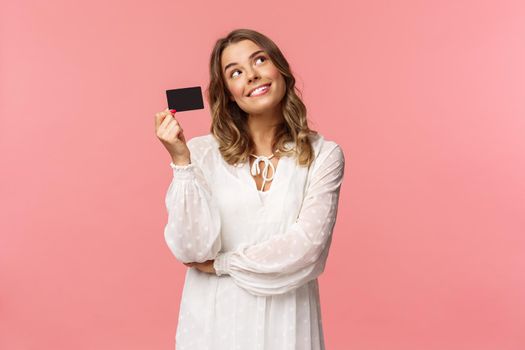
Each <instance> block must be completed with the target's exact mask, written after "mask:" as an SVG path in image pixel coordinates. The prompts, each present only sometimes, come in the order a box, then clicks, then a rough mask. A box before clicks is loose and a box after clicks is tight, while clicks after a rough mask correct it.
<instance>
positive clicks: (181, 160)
mask: <svg viewBox="0 0 525 350" xmlns="http://www.w3.org/2000/svg"><path fill="white" fill-rule="evenodd" d="M171 161H172V162H173V164H175V165H180V166H184V165H188V164H190V163H191V160H190V159H189V158H175V157H171Z"/></svg>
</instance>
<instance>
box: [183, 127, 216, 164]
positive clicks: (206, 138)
mask: <svg viewBox="0 0 525 350" xmlns="http://www.w3.org/2000/svg"><path fill="white" fill-rule="evenodd" d="M186 145H187V146H188V149H189V150H190V152H191V157H192V158H195V159H197V160H198V161H199V160H202V159H205V158H209V157H212V156H213V154H214V152H213V151H214V150H217V149H218V147H219V144H218V142H217V140H215V137H214V136H213V135H212V134H206V135H198V136H194V137H192V138H191V139H189V140H188V141H187V142H186Z"/></svg>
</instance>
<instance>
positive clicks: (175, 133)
mask: <svg viewBox="0 0 525 350" xmlns="http://www.w3.org/2000/svg"><path fill="white" fill-rule="evenodd" d="M175 113H176V111H174V112H171V111H170V110H169V109H167V108H166V109H165V110H164V111H162V112H159V113H157V114H156V115H155V132H156V134H157V137H158V138H159V140H160V142H162V144H163V145H164V147H166V149H167V150H168V152H169V154H170V156H171V159H172V160H173V163H174V164H175V165H186V164H189V163H190V150H189V148H188V146H187V145H186V138H185V137H184V134H183V130H182V127H181V125H180V123H179V122H178V121H177V119H175V117H174V116H173V115H174V114H175Z"/></svg>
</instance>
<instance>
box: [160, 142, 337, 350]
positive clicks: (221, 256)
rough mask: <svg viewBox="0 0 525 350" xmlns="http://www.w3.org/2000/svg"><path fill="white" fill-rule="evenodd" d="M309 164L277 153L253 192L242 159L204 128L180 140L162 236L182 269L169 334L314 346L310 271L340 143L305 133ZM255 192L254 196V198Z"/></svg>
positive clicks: (328, 222) (260, 347)
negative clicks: (187, 160) (182, 148)
mask: <svg viewBox="0 0 525 350" xmlns="http://www.w3.org/2000/svg"><path fill="white" fill-rule="evenodd" d="M311 141H312V145H313V148H314V151H315V161H314V162H313V163H312V165H311V167H310V169H308V168H306V167H301V166H299V165H297V164H296V163H295V159H294V158H293V157H282V158H281V159H280V160H279V162H278V163H277V167H276V172H275V177H274V179H273V180H272V185H271V187H270V189H269V190H268V192H267V193H265V194H264V195H263V196H261V195H260V193H259V192H258V189H257V188H256V184H255V181H254V179H253V178H252V177H251V175H250V174H249V172H250V169H249V166H247V165H246V164H245V165H244V166H243V165H242V164H241V165H236V166H232V165H229V164H227V163H226V162H225V161H224V160H223V159H222V157H221V155H220V152H219V151H218V143H217V141H216V140H215V139H214V137H213V135H211V134H208V135H203V136H197V137H194V138H192V139H191V140H189V141H188V147H189V148H190V151H191V164H189V165H186V166H177V165H174V164H173V163H171V164H170V166H171V168H172V169H173V178H172V182H171V184H170V186H169V188H168V191H167V194H166V208H167V210H168V223H167V224H166V227H165V231H164V235H165V239H166V242H167V245H168V247H169V249H170V250H171V252H172V253H173V255H174V256H175V258H176V259H177V260H178V261H180V262H194V261H196V262H202V261H206V260H214V268H215V270H216V273H215V274H209V273H204V272H201V271H199V270H198V269H196V268H188V270H187V273H186V278H185V282H184V288H183V293H182V299H181V304H180V311H179V322H178V326H177V331H176V335H175V348H176V349H178V350H183V349H192V350H200V349H228V350H231V349H243V350H244V349H257V350H266V349H272V350H292V349H304V350H310V349H324V348H325V345H324V338H323V328H322V318H321V307H320V302H319V285H318V280H317V277H318V276H319V275H320V274H321V273H322V272H323V270H324V268H325V264H326V261H327V257H328V252H329V248H330V243H331V239H332V233H333V230H334V227H335V222H336V217H337V208H338V202H339V192H340V188H341V184H342V181H343V176H344V165H345V159H344V155H343V152H342V149H341V147H340V146H339V145H337V144H336V143H335V142H333V141H328V140H325V139H324V137H322V136H321V135H319V134H318V135H314V136H312V139H311ZM261 197H262V198H261Z"/></svg>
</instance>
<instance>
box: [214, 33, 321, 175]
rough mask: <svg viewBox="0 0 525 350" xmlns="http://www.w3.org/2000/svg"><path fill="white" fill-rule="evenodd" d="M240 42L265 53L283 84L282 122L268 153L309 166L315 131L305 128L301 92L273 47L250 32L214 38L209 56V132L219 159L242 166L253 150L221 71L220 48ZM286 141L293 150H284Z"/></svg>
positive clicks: (244, 115) (242, 114) (244, 121)
mask: <svg viewBox="0 0 525 350" xmlns="http://www.w3.org/2000/svg"><path fill="white" fill-rule="evenodd" d="M242 40H251V41H252V42H254V43H255V44H257V45H259V46H260V47H261V48H262V49H263V50H265V51H266V53H267V54H268V56H269V57H270V60H271V61H272V62H273V64H274V65H275V66H276V67H277V69H278V70H279V71H280V72H281V74H282V75H283V77H284V81H285V83H286V93H285V95H284V96H283V99H282V100H281V108H282V109H281V111H282V114H283V117H284V118H283V119H284V121H283V122H282V123H281V124H279V125H278V127H277V130H276V133H275V136H274V141H273V144H272V150H274V152H278V153H279V155H280V156H296V157H297V163H298V164H299V165H303V166H309V165H310V163H311V162H312V161H313V158H314V151H313V147H312V144H311V140H310V138H309V136H311V135H317V134H318V132H317V131H315V130H312V129H310V128H309V127H308V122H307V117H306V106H305V105H304V103H303V102H302V100H301V98H300V97H299V95H301V97H302V94H301V91H300V90H299V89H298V88H297V87H296V86H295V78H294V76H293V74H292V71H291V69H290V66H289V64H288V61H287V60H286V58H285V57H284V55H283V54H282V53H281V50H279V48H278V47H277V45H276V44H275V43H274V42H273V41H272V40H271V39H269V38H268V37H266V36H265V35H263V34H261V33H259V32H256V31H254V30H251V29H236V30H233V31H232V32H230V33H229V34H228V35H227V36H226V37H224V38H220V39H218V40H217V42H216V43H215V47H214V48H213V51H212V53H211V56H210V83H209V85H208V87H207V89H206V94H207V99H208V103H209V105H210V109H211V115H212V123H211V128H210V132H211V133H212V134H213V135H214V136H215V139H216V140H217V142H218V143H219V151H220V153H221V155H222V157H223V158H224V160H225V161H226V162H227V163H228V164H231V165H234V164H238V163H244V162H246V161H247V160H249V156H250V153H251V152H253V149H254V142H253V140H252V138H251V137H250V134H249V132H248V126H247V113H246V112H245V111H243V110H242V109H241V108H240V107H239V106H238V105H237V103H236V102H235V101H232V100H230V99H229V91H228V88H227V86H226V83H225V82H224V80H223V79H224V77H223V73H222V68H221V55H222V52H223V51H224V49H225V48H226V47H228V46H229V45H230V44H234V43H237V42H239V41H242ZM296 90H297V92H298V94H299V95H298V94H297V93H296ZM288 142H293V143H294V144H295V147H294V148H287V147H286V143H288Z"/></svg>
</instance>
